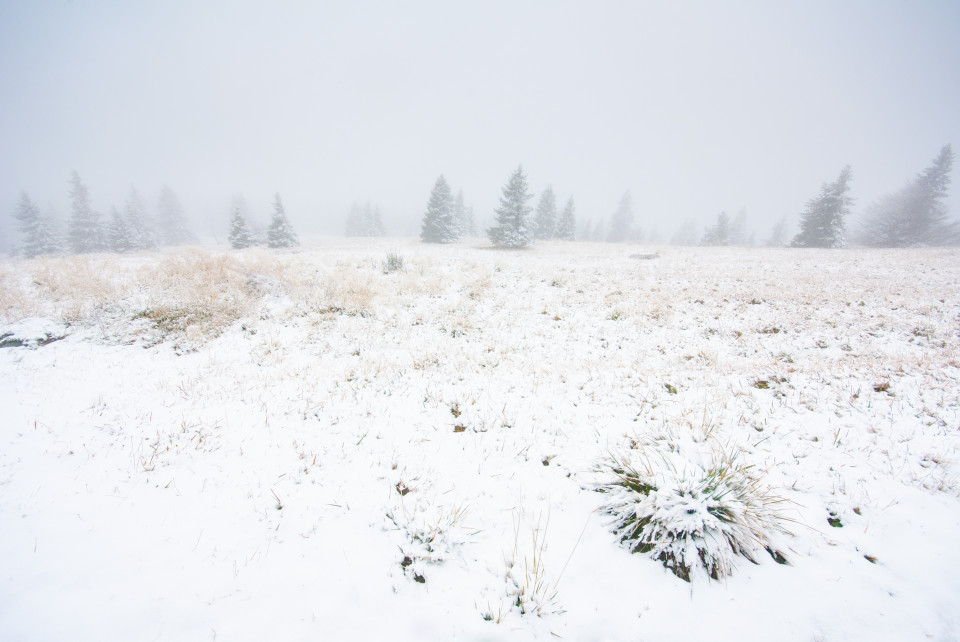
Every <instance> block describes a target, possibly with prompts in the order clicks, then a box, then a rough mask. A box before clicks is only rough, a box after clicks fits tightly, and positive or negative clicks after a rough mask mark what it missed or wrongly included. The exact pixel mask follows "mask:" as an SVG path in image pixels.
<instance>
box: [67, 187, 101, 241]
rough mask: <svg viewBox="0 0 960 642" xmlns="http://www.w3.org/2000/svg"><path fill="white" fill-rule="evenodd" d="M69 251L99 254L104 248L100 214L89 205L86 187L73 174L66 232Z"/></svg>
mask: <svg viewBox="0 0 960 642" xmlns="http://www.w3.org/2000/svg"><path fill="white" fill-rule="evenodd" d="M67 241H68V243H69V245H70V250H71V251H72V252H75V253H77V254H81V253H85V252H99V251H101V250H103V249H105V247H106V239H105V234H104V230H103V226H102V224H101V223H100V214H99V213H97V212H95V211H94V210H93V207H92V206H91V205H90V194H89V192H88V191H87V186H86V185H84V184H83V181H81V180H80V175H79V174H77V172H73V174H72V175H71V177H70V222H69V228H68V230H67Z"/></svg>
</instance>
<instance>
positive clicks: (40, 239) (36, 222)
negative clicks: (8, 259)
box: [13, 192, 46, 259]
mask: <svg viewBox="0 0 960 642" xmlns="http://www.w3.org/2000/svg"><path fill="white" fill-rule="evenodd" d="M13 216H14V218H16V219H17V231H18V232H20V234H21V235H22V237H23V241H22V243H21V245H20V253H21V254H23V256H25V257H26V258H28V259H32V258H35V257H37V256H40V255H41V254H44V253H45V251H46V247H45V245H46V242H45V239H44V236H45V234H44V229H45V228H44V225H43V220H42V219H41V218H40V210H39V208H37V206H36V205H34V203H33V201H32V200H30V197H29V196H28V195H27V193H26V192H20V202H19V203H17V209H16V211H15V212H14V214H13Z"/></svg>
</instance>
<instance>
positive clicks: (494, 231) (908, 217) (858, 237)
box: [420, 144, 960, 248]
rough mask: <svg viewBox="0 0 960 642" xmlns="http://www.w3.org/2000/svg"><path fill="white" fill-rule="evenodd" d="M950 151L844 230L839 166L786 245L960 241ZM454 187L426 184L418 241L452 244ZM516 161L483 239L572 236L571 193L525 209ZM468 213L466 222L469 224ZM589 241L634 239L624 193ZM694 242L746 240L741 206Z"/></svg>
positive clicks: (778, 230) (845, 193) (524, 185)
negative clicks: (560, 205) (950, 205)
mask: <svg viewBox="0 0 960 642" xmlns="http://www.w3.org/2000/svg"><path fill="white" fill-rule="evenodd" d="M954 158H955V155H954V152H953V148H952V147H951V145H950V144H947V145H944V147H943V148H942V149H941V150H940V153H939V154H938V155H937V156H936V158H934V159H933V162H932V163H931V165H930V166H929V167H927V168H926V169H925V170H923V171H922V172H920V173H919V174H918V175H917V176H916V177H914V178H913V179H911V180H910V181H908V182H907V183H906V184H905V185H904V186H903V187H902V188H901V189H900V190H898V191H896V192H894V193H892V194H888V195H886V196H884V197H882V198H880V199H879V200H877V201H875V202H873V203H871V204H870V205H869V206H868V207H867V208H866V211H865V216H864V217H863V219H862V221H861V222H860V225H859V226H858V227H857V228H856V229H854V230H852V232H848V229H847V219H848V217H849V215H850V208H851V205H852V204H853V199H852V198H851V196H850V185H851V181H852V177H853V172H852V169H851V167H850V166H846V167H844V168H843V169H842V170H841V171H840V174H839V175H838V176H837V178H836V179H835V180H833V181H828V182H826V183H824V184H823V185H822V186H821V188H820V193H819V194H818V195H817V196H816V197H814V198H812V199H810V200H809V201H808V202H807V204H806V206H805V207H804V208H803V210H802V211H801V212H800V216H799V219H800V220H799V224H800V230H799V232H798V233H797V234H796V235H795V236H794V237H793V239H792V240H790V241H789V245H790V246H792V247H822V248H840V247H845V246H846V245H847V243H848V237H852V240H853V241H854V242H855V243H857V244H859V245H863V246H866V247H924V246H934V245H951V244H957V243H960V221H957V220H952V219H951V218H950V217H949V213H948V211H947V206H946V197H947V193H948V189H949V186H950V172H951V170H952V168H953V161H954ZM462 196H463V194H462V192H460V193H459V194H458V197H457V199H453V198H452V196H451V189H450V186H449V184H448V183H447V181H446V179H445V178H444V176H442V175H441V176H440V177H439V178H438V179H437V181H436V183H435V184H434V186H433V190H432V191H431V193H430V198H429V200H428V202H427V207H426V211H425V212H424V215H423V222H422V229H421V233H420V238H421V240H423V241H425V242H428V243H455V242H457V241H459V240H460V238H461V236H462V235H463V234H464V229H465V227H464V225H465V224H464V218H463V216H464V213H463V212H464V211H463V204H462ZM533 196H534V195H533V194H532V193H531V191H530V189H529V186H528V182H527V176H526V174H525V173H524V171H523V167H522V166H520V167H518V168H517V169H516V170H515V171H514V172H513V173H511V174H510V177H509V178H508V179H507V182H506V183H505V184H504V186H503V188H502V190H501V196H500V204H499V205H498V206H497V208H496V209H495V210H494V214H495V215H496V222H495V224H494V225H493V226H492V227H490V228H489V229H487V231H486V232H487V238H488V239H489V240H490V242H491V243H492V244H493V245H494V246H496V247H502V248H523V247H527V246H529V245H530V244H531V242H533V241H534V240H546V239H567V240H573V239H574V238H575V236H576V215H575V210H574V202H573V198H572V197H571V198H570V199H569V200H568V201H567V204H566V206H565V207H564V209H563V210H562V211H561V212H559V213H558V212H557V206H556V197H555V195H554V192H553V188H552V187H550V186H548V187H547V188H546V189H544V191H543V192H542V193H541V195H540V199H539V202H538V204H537V207H536V210H534V208H532V207H530V205H529V201H530V200H531V199H532V198H533ZM472 220H473V219H472V211H471V216H470V221H471V223H470V225H471V226H472ZM786 229H787V218H786V217H783V218H781V219H780V220H779V221H778V222H777V224H776V225H775V226H774V228H773V230H772V233H771V236H770V238H769V239H768V240H767V242H766V244H767V245H770V246H783V245H787V244H788V242H787V239H786V238H785V237H786ZM695 234H696V229H695V227H693V226H692V225H691V224H689V223H688V224H686V225H683V226H681V228H680V229H679V230H678V232H677V234H676V235H675V236H674V238H673V242H674V243H678V244H692V243H691V241H692V242H693V243H696V241H695V239H696V236H695ZM586 235H589V236H592V238H593V239H594V240H602V239H604V238H605V240H606V241H608V242H622V241H631V240H640V239H641V238H642V237H643V232H642V230H641V229H640V228H639V227H638V226H636V225H635V222H634V214H633V205H632V197H631V194H630V192H629V191H627V192H625V193H624V194H623V196H622V197H621V198H620V202H619V204H618V206H617V209H616V210H615V211H614V212H613V213H612V214H611V215H610V217H609V226H608V228H607V230H606V233H604V228H603V221H602V220H601V222H600V223H599V224H598V225H597V227H596V228H595V229H594V230H593V232H592V234H591V233H589V230H587V234H585V236H586ZM699 244H700V245H754V237H753V235H752V234H751V233H749V232H748V230H747V224H746V211H745V210H741V211H740V213H739V214H738V215H737V216H736V217H734V218H733V219H731V218H730V216H729V215H728V214H727V213H726V212H721V213H720V214H719V215H718V216H717V219H716V222H715V223H714V224H713V225H710V226H708V227H707V229H706V231H705V232H704V234H703V236H702V237H700V239H699Z"/></svg>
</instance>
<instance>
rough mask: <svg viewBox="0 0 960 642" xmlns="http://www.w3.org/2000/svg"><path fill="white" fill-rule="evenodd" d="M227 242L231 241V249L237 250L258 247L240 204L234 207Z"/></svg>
mask: <svg viewBox="0 0 960 642" xmlns="http://www.w3.org/2000/svg"><path fill="white" fill-rule="evenodd" d="M227 240H228V241H230V247H232V248H233V249H235V250H242V249H245V248H248V247H253V246H254V245H256V241H255V239H254V238H253V233H252V232H251V231H250V227H249V226H248V225H247V221H246V220H245V219H244V217H243V212H242V208H241V206H240V204H239V203H237V204H235V205H234V208H233V216H231V217H230V230H229V231H228V232H227Z"/></svg>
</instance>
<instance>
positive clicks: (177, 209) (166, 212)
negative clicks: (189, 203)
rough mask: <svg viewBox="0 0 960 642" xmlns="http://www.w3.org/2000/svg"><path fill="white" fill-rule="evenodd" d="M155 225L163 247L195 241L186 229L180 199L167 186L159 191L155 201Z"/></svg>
mask: <svg viewBox="0 0 960 642" xmlns="http://www.w3.org/2000/svg"><path fill="white" fill-rule="evenodd" d="M157 223H158V225H159V227H160V241H161V242H162V243H163V245H184V244H187V243H193V242H195V241H196V237H195V236H194V235H193V233H192V232H191V231H190V229H189V228H188V227H187V218H186V216H185V215H184V213H183V205H182V204H181V203H180V199H179V198H177V195H176V194H175V193H174V192H173V190H172V189H170V187H168V186H167V185H164V186H163V189H161V190H160V199H159V200H158V201H157Z"/></svg>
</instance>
